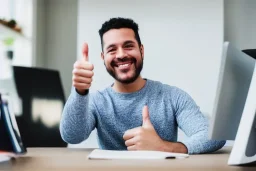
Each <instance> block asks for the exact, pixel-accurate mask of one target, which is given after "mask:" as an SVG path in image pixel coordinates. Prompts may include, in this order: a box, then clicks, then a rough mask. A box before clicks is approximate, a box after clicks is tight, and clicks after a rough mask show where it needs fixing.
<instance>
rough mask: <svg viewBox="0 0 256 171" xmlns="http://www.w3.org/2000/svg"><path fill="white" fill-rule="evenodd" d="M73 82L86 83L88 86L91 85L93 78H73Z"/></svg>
mask: <svg viewBox="0 0 256 171" xmlns="http://www.w3.org/2000/svg"><path fill="white" fill-rule="evenodd" d="M73 81H74V82H77V83H86V84H91V82H92V78H86V77H81V76H76V75H74V76H73Z"/></svg>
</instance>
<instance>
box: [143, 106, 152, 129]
mask: <svg viewBox="0 0 256 171" xmlns="http://www.w3.org/2000/svg"><path fill="white" fill-rule="evenodd" d="M142 117H143V123H142V126H143V127H144V128H151V127H153V125H152V124H151V121H150V118H149V111H148V106H144V107H143V110H142Z"/></svg>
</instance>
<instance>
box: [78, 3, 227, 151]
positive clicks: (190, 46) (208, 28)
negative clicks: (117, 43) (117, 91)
mask: <svg viewBox="0 0 256 171" xmlns="http://www.w3.org/2000/svg"><path fill="white" fill-rule="evenodd" d="M78 5H79V15H78V49H77V52H78V56H79V57H81V56H82V55H81V47H82V44H83V43H84V42H88V44H89V60H90V62H92V63H93V64H94V66H95V70H94V71H95V76H94V81H93V84H92V88H91V89H92V90H97V89H102V88H104V87H106V86H107V85H109V84H111V83H112V81H113V80H112V78H111V77H110V76H109V75H108V73H107V72H106V70H105V67H104V64H103V61H102V60H101V58H100V52H101V46H100V38H99V35H98V30H99V29H100V27H101V24H102V23H103V22H104V21H106V20H108V19H109V18H110V17H117V16H120V17H130V18H133V19H134V20H135V21H136V22H137V23H138V24H139V27H140V36H141V40H142V43H143V44H144V47H145V64H144V68H143V71H142V76H143V77H146V78H148V79H153V80H158V81H161V82H163V83H166V84H169V85H174V86H178V87H180V88H182V89H183V90H185V91H187V92H188V93H189V94H190V95H191V96H192V97H193V98H194V99H195V101H196V102H197V104H198V105H199V106H200V107H201V109H202V111H203V112H205V113H208V114H211V112H212V109H213V103H214V98H215V91H216V86H217V78H218V69H219V64H220V57H221V47H222V42H223V0H215V1H212V0H193V1H188V0H158V1H153V0H140V1H137V0H130V1H119V0H111V2H110V1H103V0H94V1H90V0H79V4H78ZM92 136H93V137H95V134H93V135H92ZM89 142H90V143H89V144H87V145H88V146H90V145H93V143H96V142H95V141H92V140H91V139H90V140H89Z"/></svg>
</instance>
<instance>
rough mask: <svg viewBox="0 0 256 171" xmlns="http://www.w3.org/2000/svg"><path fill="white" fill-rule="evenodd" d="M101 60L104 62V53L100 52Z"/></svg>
mask: <svg viewBox="0 0 256 171" xmlns="http://www.w3.org/2000/svg"><path fill="white" fill-rule="evenodd" d="M100 55H101V59H102V60H103V61H104V53H103V52H101V54H100Z"/></svg>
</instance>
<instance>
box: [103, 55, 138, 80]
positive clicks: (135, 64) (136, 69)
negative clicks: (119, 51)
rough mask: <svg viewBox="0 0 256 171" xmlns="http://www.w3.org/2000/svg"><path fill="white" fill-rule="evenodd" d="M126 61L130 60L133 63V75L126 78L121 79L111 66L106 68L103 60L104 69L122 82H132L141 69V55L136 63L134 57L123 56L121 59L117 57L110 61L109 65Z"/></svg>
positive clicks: (112, 65) (113, 65)
mask: <svg viewBox="0 0 256 171" xmlns="http://www.w3.org/2000/svg"><path fill="white" fill-rule="evenodd" d="M127 61H132V62H133V64H134V72H133V75H132V76H131V77H130V78H128V79H122V78H120V77H119V76H118V74H117V73H116V72H115V71H114V70H112V69H111V68H108V67H107V66H106V64H105V62H104V65H105V67H106V70H107V71H108V73H109V74H110V75H111V76H112V77H113V78H114V79H115V80H117V81H118V82H120V83H123V84H130V83H132V82H134V81H135V80H136V79H137V78H138V77H139V76H140V73H141V71H142V68H143V58H142V57H141V62H140V63H138V64H137V60H136V59H135V58H123V59H118V60H116V61H115V60H114V61H112V62H111V67H112V68H114V67H117V65H116V62H127Z"/></svg>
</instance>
